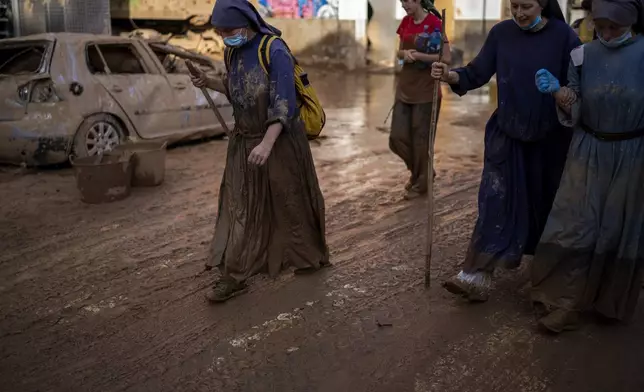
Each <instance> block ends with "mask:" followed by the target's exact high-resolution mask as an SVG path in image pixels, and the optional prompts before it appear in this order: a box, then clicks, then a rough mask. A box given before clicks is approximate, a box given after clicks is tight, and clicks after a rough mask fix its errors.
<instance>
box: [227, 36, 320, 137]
mask: <svg viewBox="0 0 644 392" xmlns="http://www.w3.org/2000/svg"><path fill="white" fill-rule="evenodd" d="M276 39H281V38H279V37H276V36H274V35H265V36H263V37H262V40H261V41H260V43H259V48H258V49H257V57H258V58H259V65H260V66H261V67H262V69H263V70H264V72H265V73H266V74H267V75H268V74H269V71H268V67H270V65H271V51H270V49H271V44H272V43H273V41H275V40H276ZM286 48H287V49H288V46H287V47H286ZM288 50H289V53H290V49H288ZM225 52H226V53H225V61H226V67H227V68H228V69H230V62H231V59H232V55H233V49H232V48H226V51H225ZM291 57H292V58H293V63H294V64H295V68H294V70H293V73H294V74H295V91H296V94H297V104H298V106H299V109H300V119H301V120H302V122H303V123H304V129H305V130H306V136H307V137H308V138H309V139H315V138H317V137H318V136H319V135H320V132H322V128H324V124H325V123H326V114H325V113H324V109H323V108H322V105H321V104H320V100H319V99H318V95H317V93H316V92H315V89H314V88H313V86H312V85H311V83H310V82H309V78H308V74H307V73H306V71H304V69H303V68H302V67H301V66H300V65H299V64H298V62H297V60H296V59H295V57H294V56H293V54H292V53H291Z"/></svg>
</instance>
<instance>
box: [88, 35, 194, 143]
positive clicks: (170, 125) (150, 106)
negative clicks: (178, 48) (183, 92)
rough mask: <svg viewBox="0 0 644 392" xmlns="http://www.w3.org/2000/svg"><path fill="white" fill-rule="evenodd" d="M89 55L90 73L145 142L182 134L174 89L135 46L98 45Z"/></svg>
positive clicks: (134, 44) (122, 42) (123, 43)
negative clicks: (179, 132) (178, 133)
mask: <svg viewBox="0 0 644 392" xmlns="http://www.w3.org/2000/svg"><path fill="white" fill-rule="evenodd" d="M87 51H88V53H87V58H88V63H89V68H90V72H91V73H93V74H94V77H95V78H96V79H97V80H98V81H99V82H100V83H101V84H102V85H103V86H104V88H105V89H106V90H107V91H108V92H109V94H110V95H111V96H112V97H113V98H114V100H115V101H116V103H117V104H118V105H119V106H120V107H121V108H122V110H123V111H124V112H125V113H126V114H127V116H128V117H129V119H130V121H131V122H132V123H133V124H134V127H135V128H136V131H137V132H138V134H139V135H140V136H141V137H142V138H144V139H152V138H159V137H164V136H167V135H170V134H174V133H177V132H178V131H179V129H180V128H181V118H180V113H179V111H178V110H177V109H178V101H177V100H176V98H175V96H174V94H173V91H172V88H171V87H170V85H169V83H168V80H167V79H166V78H165V76H164V75H163V74H162V73H161V71H160V70H159V69H158V68H157V67H155V65H154V63H152V62H151V61H150V60H149V59H147V58H146V55H145V53H144V52H142V50H141V47H139V46H137V45H136V42H134V41H117V42H103V41H101V42H95V43H93V44H91V45H89V46H88V47H87Z"/></svg>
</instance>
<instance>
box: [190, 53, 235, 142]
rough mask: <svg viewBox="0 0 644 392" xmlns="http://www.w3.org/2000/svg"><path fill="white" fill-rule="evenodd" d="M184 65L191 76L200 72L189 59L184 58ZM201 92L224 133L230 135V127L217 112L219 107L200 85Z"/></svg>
mask: <svg viewBox="0 0 644 392" xmlns="http://www.w3.org/2000/svg"><path fill="white" fill-rule="evenodd" d="M186 66H187V67H188V71H190V74H191V75H192V76H199V75H200V74H201V71H199V70H198V69H197V67H195V65H194V64H192V62H191V61H190V60H186ZM201 93H202V94H203V96H204V97H206V101H208V105H210V108H211V109H212V111H213V112H214V113H215V116H216V117H217V120H219V123H220V124H221V127H222V128H223V129H224V131H225V132H226V135H227V136H229V137H230V129H228V125H226V120H224V117H223V116H222V115H221V113H219V109H217V106H216V105H215V101H213V100H212V97H211V96H210V94H208V90H207V89H206V88H205V87H201Z"/></svg>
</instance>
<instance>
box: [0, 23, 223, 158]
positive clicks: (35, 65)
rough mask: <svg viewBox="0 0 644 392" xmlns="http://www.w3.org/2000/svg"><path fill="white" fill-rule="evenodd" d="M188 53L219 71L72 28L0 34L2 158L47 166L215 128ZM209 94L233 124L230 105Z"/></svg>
mask: <svg viewBox="0 0 644 392" xmlns="http://www.w3.org/2000/svg"><path fill="white" fill-rule="evenodd" d="M186 59H190V60H193V61H194V62H195V63H197V64H198V65H199V66H200V67H202V69H204V70H205V71H206V72H208V73H215V74H216V73H222V69H221V65H219V64H217V63H215V62H213V61H212V60H210V59H208V58H207V57H203V56H200V55H198V54H195V53H192V52H188V51H186V50H183V49H181V48H178V47H174V46H171V45H166V44H164V43H163V42H153V41H145V40H141V39H131V38H124V37H112V36H97V35H87V34H70V33H59V34H43V35H33V36H27V37H21V38H14V39H5V40H0V162H2V163H13V164H27V165H50V164H58V163H63V162H65V161H67V159H68V157H69V155H70V154H74V155H75V156H79V157H82V156H91V155H96V154H98V153H100V152H101V151H106V150H109V149H112V148H114V147H115V146H116V145H118V144H120V143H123V142H125V141H126V140H129V141H132V142H137V141H141V140H166V141H168V142H169V143H174V142H177V141H182V140H187V139H193V138H201V137H208V136H218V135H223V134H224V131H223V129H222V128H221V125H220V124H219V123H218V121H217V118H216V117H215V115H214V114H213V112H212V109H211V108H210V107H209V106H208V102H207V100H206V98H205V97H204V96H203V95H202V93H201V90H199V89H197V88H195V87H194V86H193V85H192V83H191V82H190V76H189V74H188V70H187V68H186V66H185V60H186ZM210 94H211V96H212V98H213V100H214V102H215V104H216V105H217V106H218V108H219V110H220V111H221V113H222V115H223V116H224V118H225V119H226V121H227V122H229V126H230V127H232V125H233V117H232V107H231V106H230V103H229V102H228V100H227V99H226V97H225V96H224V95H222V94H220V93H217V92H214V91H211V92H210Z"/></svg>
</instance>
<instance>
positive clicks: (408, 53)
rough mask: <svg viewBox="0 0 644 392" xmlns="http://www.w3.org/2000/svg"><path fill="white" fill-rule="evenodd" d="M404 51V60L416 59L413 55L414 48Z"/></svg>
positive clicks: (410, 61)
mask: <svg viewBox="0 0 644 392" xmlns="http://www.w3.org/2000/svg"><path fill="white" fill-rule="evenodd" d="M404 53H405V57H404V60H405V62H406V63H413V62H415V61H416V58H415V57H414V53H416V51H415V50H413V49H410V50H405V51H404Z"/></svg>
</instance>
